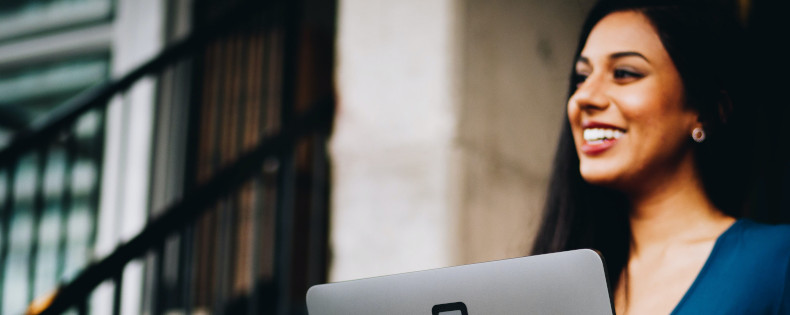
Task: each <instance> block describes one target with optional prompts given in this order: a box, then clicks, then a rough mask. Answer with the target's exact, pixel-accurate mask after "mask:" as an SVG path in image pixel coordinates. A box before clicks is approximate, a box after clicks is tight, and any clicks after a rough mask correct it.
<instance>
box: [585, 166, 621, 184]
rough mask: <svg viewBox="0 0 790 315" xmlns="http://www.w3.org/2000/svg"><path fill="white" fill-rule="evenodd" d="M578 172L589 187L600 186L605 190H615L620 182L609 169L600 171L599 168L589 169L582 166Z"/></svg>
mask: <svg viewBox="0 0 790 315" xmlns="http://www.w3.org/2000/svg"><path fill="white" fill-rule="evenodd" d="M579 172H580V173H581V175H582V179H584V181H585V182H587V183H588V184H590V185H595V186H602V187H607V188H617V187H618V186H620V185H618V183H619V182H620V178H619V176H617V174H616V172H613V171H612V170H611V168H609V169H601V168H591V167H587V168H585V167H584V166H582V167H580V168H579Z"/></svg>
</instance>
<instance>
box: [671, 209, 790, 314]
mask: <svg viewBox="0 0 790 315" xmlns="http://www.w3.org/2000/svg"><path fill="white" fill-rule="evenodd" d="M700 278H701V279H700ZM700 278H698V280H697V282H698V283H696V288H695V289H694V290H693V291H694V294H693V296H694V297H693V298H691V300H690V301H688V302H687V304H689V305H685V307H682V308H681V309H683V310H684V311H686V310H689V312H680V313H677V314H703V313H706V314H722V313H727V314H785V313H784V312H786V308H787V307H788V305H787V303H788V302H787V300H788V296H790V288H788V286H790V225H770V224H763V223H757V222H754V221H751V220H747V219H740V220H738V221H737V222H736V223H735V224H733V226H732V227H730V229H728V230H727V231H725V232H724V234H722V235H721V237H719V239H718V240H717V242H716V245H715V246H714V249H713V252H712V253H711V256H710V257H709V259H708V262H707V263H706V267H703V271H702V272H701V277H700Z"/></svg>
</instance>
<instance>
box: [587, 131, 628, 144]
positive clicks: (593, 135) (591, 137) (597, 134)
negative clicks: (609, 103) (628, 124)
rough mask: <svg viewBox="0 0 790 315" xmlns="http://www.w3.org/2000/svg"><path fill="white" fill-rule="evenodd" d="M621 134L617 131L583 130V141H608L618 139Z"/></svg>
mask: <svg viewBox="0 0 790 315" xmlns="http://www.w3.org/2000/svg"><path fill="white" fill-rule="evenodd" d="M622 136H623V132H622V131H620V130H617V129H608V128H607V129H604V128H589V129H584V140H586V141H587V142H592V141H602V140H608V139H620V137H622Z"/></svg>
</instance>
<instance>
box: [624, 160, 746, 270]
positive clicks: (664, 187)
mask: <svg viewBox="0 0 790 315" xmlns="http://www.w3.org/2000/svg"><path fill="white" fill-rule="evenodd" d="M673 174H674V176H672V177H669V178H666V179H664V180H662V181H661V183H659V184H657V185H651V186H652V189H650V190H649V191H648V192H644V193H642V194H634V195H632V196H631V198H630V199H631V205H632V210H631V211H632V212H631V214H630V223H631V256H632V257H638V256H640V255H641V254H644V253H650V252H653V253H656V252H658V253H661V252H665V251H666V250H667V249H668V248H669V247H671V246H673V245H676V244H684V243H685V244H688V243H693V242H699V241H706V240H711V239H715V238H717V237H718V235H719V234H721V232H723V231H724V230H725V229H726V227H728V226H729V225H730V224H731V223H732V222H733V221H734V219H733V218H731V217H728V216H726V215H725V214H723V213H722V212H721V211H719V210H718V209H717V208H716V207H715V206H714V205H713V203H712V202H711V201H710V199H708V197H707V195H706V194H705V190H704V187H703V185H702V181H701V179H700V178H699V176H698V175H697V173H696V172H695V169H694V167H693V163H689V164H687V169H685V170H684V169H681V170H680V171H678V172H673Z"/></svg>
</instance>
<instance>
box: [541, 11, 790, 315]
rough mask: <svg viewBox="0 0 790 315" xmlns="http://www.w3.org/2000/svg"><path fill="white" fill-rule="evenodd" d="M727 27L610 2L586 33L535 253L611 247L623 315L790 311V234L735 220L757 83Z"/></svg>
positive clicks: (726, 22) (712, 18)
mask: <svg viewBox="0 0 790 315" xmlns="http://www.w3.org/2000/svg"><path fill="white" fill-rule="evenodd" d="M726 17H727V15H726V14H724V15H723V14H720V12H711V9H710V6H702V5H699V6H698V5H694V4H691V3H690V2H689V1H678V2H675V3H669V2H668V1H609V2H603V3H600V4H599V5H597V6H596V7H595V8H594V9H593V11H592V13H591V14H590V17H589V18H588V20H587V22H586V23H585V27H584V29H583V31H582V36H581V40H580V46H579V50H578V51H577V54H576V57H577V59H576V64H575V67H574V71H573V76H572V78H573V79H572V81H571V87H570V97H569V99H568V104H567V116H568V119H567V121H565V124H564V128H563V132H562V135H561V138H560V143H559V148H558V151H557V157H556V159H555V165H554V171H553V177H552V183H551V186H550V189H549V197H548V199H547V205H546V214H545V216H544V222H543V225H542V228H541V230H540V232H539V233H538V237H537V239H536V243H535V247H534V249H533V251H534V253H535V254H539V253H547V252H555V251H563V250H570V249H576V248H594V249H597V250H599V251H600V252H601V253H602V254H603V256H604V258H605V259H606V262H607V267H608V269H609V270H608V272H609V279H610V281H611V285H612V287H613V290H614V292H613V294H614V300H615V301H614V304H615V305H614V307H615V310H616V312H617V313H618V314H668V313H673V314H790V270H788V269H790V226H771V225H764V224H758V223H755V222H753V221H749V220H746V219H736V218H738V217H741V216H742V214H743V209H744V207H743V203H744V202H743V201H744V200H745V195H746V194H745V192H746V191H748V189H747V188H748V187H747V185H746V183H748V182H749V179H750V178H749V173H750V172H749V167H748V165H751V164H752V163H751V162H750V160H749V159H748V153H749V152H751V151H752V149H753V148H751V147H750V146H749V145H750V144H751V143H753V141H751V139H750V137H752V136H753V135H754V129H753V127H752V126H750V125H749V124H748V122H749V121H751V117H753V115H751V114H750V113H749V109H750V108H749V107H748V106H744V105H746V102H747V101H748V100H749V99H748V96H749V93H748V91H749V90H750V89H748V88H747V87H748V83H750V82H749V80H751V79H753V78H752V77H749V76H748V73H747V72H746V70H747V69H748V67H747V66H746V65H745V64H744V63H745V62H747V61H749V60H750V59H749V58H748V57H747V56H746V55H745V54H743V53H742V52H741V51H740V50H739V48H740V47H743V46H742V45H740V44H739V41H738V40H737V39H738V38H739V36H740V34H739V31H738V27H737V23H735V22H734V21H735V19H734V17H733V18H731V19H729V18H726Z"/></svg>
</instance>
